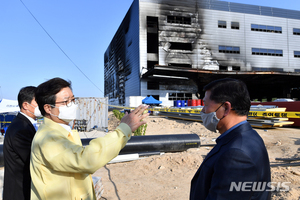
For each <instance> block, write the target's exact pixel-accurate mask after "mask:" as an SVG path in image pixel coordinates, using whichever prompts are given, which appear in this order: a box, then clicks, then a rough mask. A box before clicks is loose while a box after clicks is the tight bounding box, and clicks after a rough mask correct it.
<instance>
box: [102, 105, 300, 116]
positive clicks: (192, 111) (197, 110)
mask: <svg viewBox="0 0 300 200" xmlns="http://www.w3.org/2000/svg"><path fill="white" fill-rule="evenodd" d="M108 106H110V107H115V108H122V109H128V110H133V109H135V107H123V106H115V105H108ZM147 110H149V111H157V112H171V113H188V114H200V111H201V110H202V108H201V107H200V108H190V109H188V108H187V109H180V108H148V109H147ZM248 117H266V118H300V112H276V111H250V112H249V114H248Z"/></svg>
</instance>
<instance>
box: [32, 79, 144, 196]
mask: <svg viewBox="0 0 300 200" xmlns="http://www.w3.org/2000/svg"><path fill="white" fill-rule="evenodd" d="M36 101H37V103H38V105H39V109H40V110H41V113H42V115H43V116H44V122H43V124H42V125H41V126H40V127H39V129H38V131H37V132H36V135H35V137H34V139H33V142H32V147H31V160H30V173H31V178H32V183H31V199H34V200H35V199H43V200H58V199H63V200H68V199H70V200H95V199H96V196H95V192H94V187H93V182H92V178H91V174H93V173H94V172H95V171H96V170H98V169H99V168H100V167H102V166H104V165H105V164H106V163H108V162H109V161H110V160H112V159H113V158H114V157H116V156H117V155H118V154H119V151H120V150H121V149H122V148H123V147H124V146H125V144H126V143H127V141H128V140H129V139H130V137H131V133H132V132H134V131H135V130H136V129H137V128H138V127H139V126H141V125H143V124H145V122H144V121H142V119H144V118H145V117H147V116H148V115H149V114H148V113H147V114H143V113H144V111H145V110H146V109H147V106H142V105H141V106H139V107H138V108H136V109H135V110H134V111H133V112H131V113H130V114H126V115H125V116H124V117H123V119H122V120H121V124H120V125H119V126H118V127H117V128H116V130H115V131H113V132H110V133H108V134H107V135H106V136H104V137H99V138H96V139H93V140H91V142H90V143H89V145H87V146H85V147H83V146H82V144H81V140H80V138H79V135H78V133H77V132H75V131H73V130H71V128H70V126H69V125H68V124H69V122H70V121H72V120H74V119H75V117H76V109H77V99H76V98H74V95H73V92H72V89H71V83H70V82H67V81H65V80H63V79H61V78H53V79H51V80H48V81H46V82H44V83H42V84H41V85H39V86H38V87H37V92H36Z"/></svg>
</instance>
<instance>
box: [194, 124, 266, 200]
mask: <svg viewBox="0 0 300 200" xmlns="http://www.w3.org/2000/svg"><path fill="white" fill-rule="evenodd" d="M216 142H217V145H216V146H215V147H214V148H213V149H212V150H211V151H210V152H209V153H208V155H207V156H206V158H205V159H204V161H203V163H202V164H201V166H200V168H199V169H198V171H197V172H196V174H195V176H194V178H193V179H192V182H191V191H190V199H191V200H194V199H198V200H199V199H201V200H204V199H214V200H215V199H218V200H219V199H229V200H240V199H241V200H246V199H256V200H267V199H270V195H271V193H270V192H269V191H266V190H264V191H253V190H252V186H253V185H252V184H251V183H246V186H247V187H246V190H251V191H246V192H239V191H237V190H238V189H236V188H235V187H232V188H231V189H232V191H230V186H231V182H235V183H236V185H237V186H238V185H239V182H242V183H245V182H261V183H253V184H254V187H255V188H256V186H257V185H258V184H261V185H263V184H264V183H262V182H266V183H265V184H267V183H268V182H270V181H271V173H270V162H269V157H268V153H267V150H266V147H265V145H264V142H263V140H262V139H261V137H260V136H259V135H258V133H257V132H256V131H255V130H253V129H252V127H251V125H250V124H249V123H248V122H246V123H245V124H242V125H240V126H238V127H237V128H235V129H233V130H232V131H231V132H229V133H228V134H227V135H225V136H224V137H223V138H221V139H217V141H216ZM241 188H242V187H241ZM254 190H256V189H254ZM267 190H268V188H267Z"/></svg>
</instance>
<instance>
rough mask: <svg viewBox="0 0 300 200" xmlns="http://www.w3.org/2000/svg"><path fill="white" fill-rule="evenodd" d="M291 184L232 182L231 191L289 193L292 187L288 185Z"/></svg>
mask: <svg viewBox="0 0 300 200" xmlns="http://www.w3.org/2000/svg"><path fill="white" fill-rule="evenodd" d="M290 183H291V182H231V184H230V188H229V191H230V192H232V191H237V192H241V191H242V192H250V191H254V192H261V191H270V192H274V191H277V192H279V191H281V192H282V191H289V190H290V187H289V186H288V185H287V184H290Z"/></svg>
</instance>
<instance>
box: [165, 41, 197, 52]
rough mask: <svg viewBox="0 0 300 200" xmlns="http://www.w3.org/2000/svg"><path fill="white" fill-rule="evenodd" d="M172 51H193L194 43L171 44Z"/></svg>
mask: <svg viewBox="0 0 300 200" xmlns="http://www.w3.org/2000/svg"><path fill="white" fill-rule="evenodd" d="M170 44H171V46H170V49H173V50H186V51H192V43H181V42H170Z"/></svg>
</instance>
